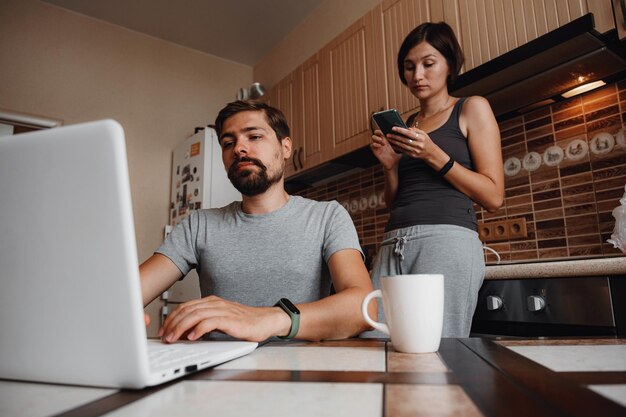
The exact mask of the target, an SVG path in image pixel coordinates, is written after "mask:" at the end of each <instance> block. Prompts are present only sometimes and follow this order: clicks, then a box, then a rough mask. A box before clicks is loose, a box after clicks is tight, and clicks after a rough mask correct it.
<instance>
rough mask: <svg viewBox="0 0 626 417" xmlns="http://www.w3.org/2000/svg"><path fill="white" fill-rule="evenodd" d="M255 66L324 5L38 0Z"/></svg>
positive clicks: (303, 1) (289, 0)
mask: <svg viewBox="0 0 626 417" xmlns="http://www.w3.org/2000/svg"><path fill="white" fill-rule="evenodd" d="M42 1H44V2H46V3H49V4H53V5H56V6H60V7H62V8H65V9H68V10H71V11H74V12H77V13H80V14H83V15H86V16H90V17H93V18H96V19H100V20H103V21H106V22H110V23H113V24H116V25H119V26H122V27H125V28H128V29H131V30H135V31H137V32H141V33H145V34H147V35H151V36H154V37H156V38H159V39H163V40H166V41H170V42H173V43H176V44H178V45H182V46H186V47H189V48H192V49H196V50H199V51H202V52H206V53H209V54H211V55H215V56H218V57H221V58H224V59H227V60H230V61H234V62H238V63H241V64H244V65H249V66H254V65H255V64H256V63H258V62H259V60H260V59H261V58H262V57H263V56H264V55H265V54H267V53H268V52H269V51H271V50H272V49H273V48H274V47H275V46H276V45H277V44H278V43H279V42H280V41H281V39H283V38H284V37H285V36H286V35H287V34H289V33H290V32H291V31H293V30H294V29H295V28H296V27H297V26H298V25H299V24H300V23H302V22H303V21H304V20H306V18H307V17H308V16H309V15H310V14H311V13H312V12H313V11H314V10H315V9H316V8H317V7H318V6H320V5H321V4H322V3H323V2H324V1H325V0H177V1H171V0H91V1H84V0H42Z"/></svg>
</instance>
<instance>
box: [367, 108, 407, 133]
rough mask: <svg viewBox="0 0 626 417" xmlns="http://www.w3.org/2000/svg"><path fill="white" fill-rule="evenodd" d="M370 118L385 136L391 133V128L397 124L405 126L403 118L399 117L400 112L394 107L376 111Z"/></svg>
mask: <svg viewBox="0 0 626 417" xmlns="http://www.w3.org/2000/svg"><path fill="white" fill-rule="evenodd" d="M372 119H374V122H376V124H377V125H378V128H379V129H380V130H381V131H382V132H383V135H385V136H387V134H388V133H391V128H393V127H394V126H399V127H403V128H405V129H406V128H407V127H406V124H405V123H404V120H402V117H400V113H398V111H397V110H396V109H389V110H383V111H379V112H376V113H374V114H373V115H372Z"/></svg>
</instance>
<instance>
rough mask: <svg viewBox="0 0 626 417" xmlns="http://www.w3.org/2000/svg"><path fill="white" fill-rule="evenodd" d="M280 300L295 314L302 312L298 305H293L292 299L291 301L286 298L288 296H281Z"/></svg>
mask: <svg viewBox="0 0 626 417" xmlns="http://www.w3.org/2000/svg"><path fill="white" fill-rule="evenodd" d="M280 302H281V303H282V304H283V305H284V306H285V307H287V309H288V310H289V311H291V312H292V313H294V314H300V310H298V307H296V306H295V305H293V303H292V302H291V301H289V300H288V299H286V298H281V299H280Z"/></svg>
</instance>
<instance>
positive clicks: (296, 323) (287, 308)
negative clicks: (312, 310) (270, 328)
mask: <svg viewBox="0 0 626 417" xmlns="http://www.w3.org/2000/svg"><path fill="white" fill-rule="evenodd" d="M274 307H280V308H282V309H283V311H284V312H285V313H287V314H289V317H290V318H291V329H290V330H289V334H288V335H287V336H278V337H280V338H281V339H293V338H294V337H295V336H296V335H297V334H298V329H300V310H298V308H297V307H296V306H295V305H293V303H292V302H291V301H289V300H288V299H286V298H281V299H280V300H278V302H277V303H276V304H275V305H274Z"/></svg>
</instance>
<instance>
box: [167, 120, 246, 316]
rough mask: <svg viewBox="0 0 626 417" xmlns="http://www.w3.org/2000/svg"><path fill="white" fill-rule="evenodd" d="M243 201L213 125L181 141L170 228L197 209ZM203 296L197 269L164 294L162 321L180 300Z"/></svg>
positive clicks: (175, 160) (174, 172)
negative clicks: (223, 161) (230, 177)
mask: <svg viewBox="0 0 626 417" xmlns="http://www.w3.org/2000/svg"><path fill="white" fill-rule="evenodd" d="M235 200H238V201H241V194H240V193H239V191H237V190H236V189H235V187H233V185H232V184H231V182H230V180H229V179H228V176H227V175H226V170H225V169H224V164H223V163H222V151H221V148H220V145H219V143H218V140H217V134H216V132H215V130H214V129H213V128H211V127H206V128H205V129H204V130H202V131H200V132H198V133H196V134H195V135H193V136H190V137H189V138H187V139H185V140H184V141H182V142H181V143H180V144H179V145H178V146H177V147H176V148H175V149H174V151H173V153H172V185H171V192H170V219H169V224H168V226H166V228H165V230H166V232H165V233H166V235H167V234H168V233H169V231H170V230H171V228H172V227H173V226H175V225H176V224H178V223H179V222H180V221H181V220H182V219H184V218H185V217H186V216H188V215H189V213H191V212H192V211H194V210H200V209H207V208H214V207H223V206H226V205H228V204H229V203H231V202H233V201H235ZM198 297H200V287H199V283H198V275H197V273H196V271H195V270H194V271H191V272H190V273H189V274H187V276H186V277H185V278H184V279H183V280H181V281H178V282H177V283H175V284H174V285H173V286H172V287H170V288H169V290H168V291H167V292H165V293H163V295H162V296H161V299H162V300H163V306H162V307H161V320H163V318H164V317H165V315H167V314H168V313H169V312H171V309H172V308H175V307H176V305H178V304H179V303H181V302H184V301H188V300H192V299H195V298H198Z"/></svg>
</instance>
